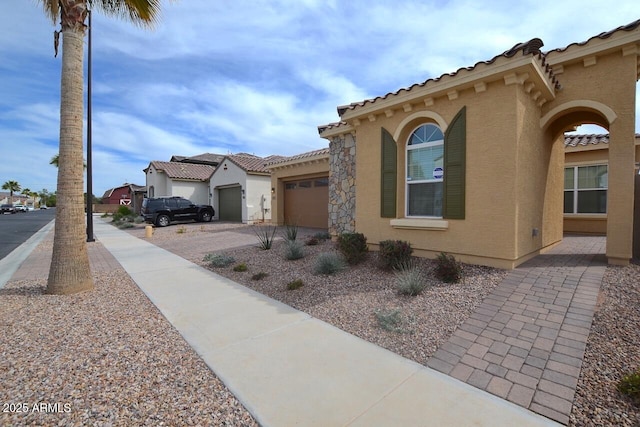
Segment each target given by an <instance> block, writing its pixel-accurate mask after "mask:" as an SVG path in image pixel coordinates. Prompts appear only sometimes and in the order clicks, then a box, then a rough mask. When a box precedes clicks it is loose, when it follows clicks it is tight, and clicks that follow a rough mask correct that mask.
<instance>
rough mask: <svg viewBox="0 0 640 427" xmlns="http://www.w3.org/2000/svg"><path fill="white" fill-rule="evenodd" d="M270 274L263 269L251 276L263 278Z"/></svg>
mask: <svg viewBox="0 0 640 427" xmlns="http://www.w3.org/2000/svg"><path fill="white" fill-rule="evenodd" d="M268 275H269V273H265V272H264V271H261V272H259V273H256V274H254V275H253V276H251V280H262V279H264V278H265V277H267V276H268Z"/></svg>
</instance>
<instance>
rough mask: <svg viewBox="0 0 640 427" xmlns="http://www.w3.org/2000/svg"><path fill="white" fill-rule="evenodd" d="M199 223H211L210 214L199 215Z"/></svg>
mask: <svg viewBox="0 0 640 427" xmlns="http://www.w3.org/2000/svg"><path fill="white" fill-rule="evenodd" d="M200 221H202V222H211V212H207V211H205V212H202V214H200Z"/></svg>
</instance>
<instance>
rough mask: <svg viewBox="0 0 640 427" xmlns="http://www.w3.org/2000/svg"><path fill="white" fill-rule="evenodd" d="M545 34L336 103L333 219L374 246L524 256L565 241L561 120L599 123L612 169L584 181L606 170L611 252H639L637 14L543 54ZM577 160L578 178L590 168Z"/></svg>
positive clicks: (473, 258)
mask: <svg viewBox="0 0 640 427" xmlns="http://www.w3.org/2000/svg"><path fill="white" fill-rule="evenodd" d="M542 46H543V43H542V41H541V40H540V39H532V40H530V41H529V42H526V43H521V44H518V45H516V46H514V47H513V48H512V49H510V50H508V51H506V52H504V53H502V54H500V55H497V56H495V57H494V58H492V59H490V60H488V61H485V62H479V63H477V64H475V65H473V66H471V67H467V68H461V69H459V70H457V71H455V72H453V73H450V74H444V75H442V76H440V77H438V78H435V79H429V80H427V81H425V82H423V83H419V84H415V85H413V86H411V87H409V88H406V89H400V90H398V91H396V92H393V93H388V94H386V95H384V96H379V97H376V98H374V99H367V100H364V101H361V102H356V103H353V104H350V105H346V106H342V107H338V114H339V116H340V121H339V122H337V123H332V124H329V125H325V126H320V127H319V128H318V130H319V132H320V136H321V137H323V138H326V139H327V140H329V147H330V160H329V161H330V170H331V173H330V177H329V181H330V182H329V186H330V191H329V204H330V210H331V211H332V212H333V210H334V209H342V211H341V215H338V216H337V217H333V216H332V217H330V218H329V229H330V231H331V232H332V233H333V234H336V233H340V232H345V231H356V232H361V233H363V234H364V235H365V236H366V237H367V239H368V242H369V243H370V244H371V245H372V246H374V247H375V246H376V245H377V244H378V243H379V242H380V241H383V240H388V239H394V240H396V239H399V240H405V241H408V242H410V243H411V245H412V247H413V248H414V251H415V253H416V255H421V256H427V257H435V256H436V255H437V254H438V253H440V252H447V253H450V254H453V255H455V256H456V257H457V258H458V259H460V260H462V261H465V262H471V263H477V264H484V265H491V266H496V267H503V268H513V267H515V266H517V265H519V264H521V263H523V262H524V261H526V260H528V259H530V258H532V257H534V256H535V255H537V254H539V253H541V252H543V251H545V250H546V249H548V248H550V247H552V246H554V245H555V244H557V243H558V242H560V241H561V240H562V236H563V226H564V218H565V215H564V210H565V200H567V208H568V200H569V199H570V197H571V195H565V191H564V190H565V189H564V183H565V173H566V174H569V173H570V172H568V171H569V170H570V169H567V172H565V146H564V142H565V136H564V133H565V132H567V131H570V130H573V129H575V127H576V126H578V125H581V124H586V123H591V124H596V125H599V126H601V127H603V128H605V129H607V130H608V132H609V142H608V149H607V159H608V161H607V168H606V169H607V170H606V179H604V176H603V170H602V168H592V169H584V170H583V171H584V172H586V173H587V174H586V176H587V178H585V179H586V180H587V181H588V182H587V184H586V185H588V186H592V187H588V188H589V189H591V190H596V191H600V190H601V188H602V187H601V186H602V185H604V183H605V181H606V216H607V222H606V234H607V249H606V255H607V258H608V261H609V263H612V264H621V265H625V264H628V263H629V261H630V258H631V257H632V247H633V240H632V236H633V232H634V217H633V216H634V181H635V178H634V175H635V174H637V171H636V167H635V163H636V162H637V161H638V160H640V159H638V157H637V149H636V145H635V140H636V138H635V121H636V120H635V111H636V105H635V103H636V100H635V93H636V81H637V80H638V77H640V72H639V66H638V64H639V59H638V57H639V53H640V48H639V47H640V20H639V21H636V22H633V23H631V24H629V25H626V26H624V27H620V28H617V29H615V30H613V31H610V32H607V33H602V34H599V35H597V36H594V37H592V38H591V39H589V40H588V41H586V42H583V43H573V44H571V45H569V46H567V47H565V48H562V49H555V50H552V51H549V52H546V53H545V52H542V51H541V50H540V48H541V47H542ZM585 156H587V155H585ZM567 164H568V165H569V166H568V168H571V165H572V164H573V160H569V158H568V159H567ZM574 166H578V167H579V165H574ZM572 173H575V174H577V176H578V178H579V176H580V169H577V168H575V167H574V169H573V172H572ZM567 179H568V178H567ZM567 190H569V189H567ZM579 190H580V188H578V189H575V192H578V191H579ZM572 191H573V190H572ZM601 194H602V193H593V194H592V195H591V196H593V197H592V198H595V199H598V200H601ZM574 195H575V193H574ZM565 196H566V199H565ZM571 200H576V199H571ZM578 200H579V196H578ZM598 200H595V201H594V200H592V201H590V202H589V203H591V204H592V205H593V204H595V205H596V206H597V205H598V203H600V202H599V201H598ZM578 203H579V201H578ZM576 215H577V214H576ZM636 223H640V220H637V221H636Z"/></svg>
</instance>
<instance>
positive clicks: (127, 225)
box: [118, 222, 134, 230]
mask: <svg viewBox="0 0 640 427" xmlns="http://www.w3.org/2000/svg"><path fill="white" fill-rule="evenodd" d="M133 227H134V225H133V223H131V222H123V223H120V224H118V228H119V229H121V230H125V229H127V228H133Z"/></svg>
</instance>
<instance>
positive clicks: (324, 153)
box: [269, 147, 329, 166]
mask: <svg viewBox="0 0 640 427" xmlns="http://www.w3.org/2000/svg"><path fill="white" fill-rule="evenodd" d="M323 156H329V147H326V148H321V149H319V150H313V151H307V152H306V153H302V154H296V155H295V156H290V157H283V158H281V159H280V160H278V161H277V162H272V163H270V164H269V166H273V165H278V164H280V163H289V162H295V161H298V160H304V159H310V158H312V157H323Z"/></svg>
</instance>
